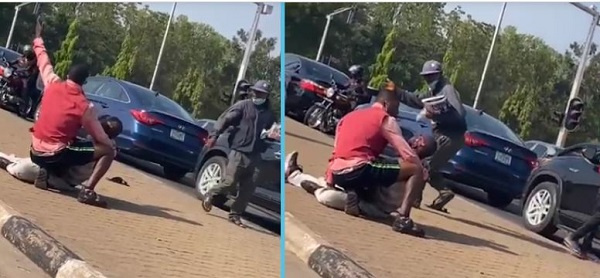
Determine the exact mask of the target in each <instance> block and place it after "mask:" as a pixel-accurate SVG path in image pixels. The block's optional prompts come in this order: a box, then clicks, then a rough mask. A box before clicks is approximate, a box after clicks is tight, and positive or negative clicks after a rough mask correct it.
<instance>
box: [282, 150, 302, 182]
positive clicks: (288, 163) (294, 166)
mask: <svg viewBox="0 0 600 278" xmlns="http://www.w3.org/2000/svg"><path fill="white" fill-rule="evenodd" d="M298 170H299V171H302V166H300V165H298V152H297V151H293V152H291V153H289V154H288V155H287V156H286V157H285V169H284V172H285V178H286V179H287V178H288V177H289V176H290V175H291V174H292V173H293V172H295V171H298Z"/></svg>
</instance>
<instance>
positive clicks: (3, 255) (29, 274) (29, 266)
mask: <svg viewBox="0 0 600 278" xmlns="http://www.w3.org/2000/svg"><path fill="white" fill-rule="evenodd" d="M49 277H50V276H48V275H46V273H44V272H43V271H42V269H40V268H39V267H37V266H36V265H35V264H34V263H33V262H31V261H30V260H29V258H27V257H26V256H25V255H23V253H21V252H20V251H19V250H18V249H17V248H15V247H13V246H12V245H11V244H10V243H9V242H8V241H6V240H5V239H4V238H0V278H49Z"/></svg>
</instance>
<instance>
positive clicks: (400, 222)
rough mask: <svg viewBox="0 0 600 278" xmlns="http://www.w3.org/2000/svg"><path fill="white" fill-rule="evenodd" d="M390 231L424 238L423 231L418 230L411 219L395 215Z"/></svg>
mask: <svg viewBox="0 0 600 278" xmlns="http://www.w3.org/2000/svg"><path fill="white" fill-rule="evenodd" d="M392 230H394V231H396V232H399V233H401V234H407V235H411V236H416V237H425V231H424V230H423V229H421V228H419V227H418V226H417V225H416V224H415V223H414V222H413V221H412V219H410V218H408V217H405V216H401V215H397V216H396V219H394V222H393V223H392Z"/></svg>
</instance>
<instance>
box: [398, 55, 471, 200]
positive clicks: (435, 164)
mask: <svg viewBox="0 0 600 278" xmlns="http://www.w3.org/2000/svg"><path fill="white" fill-rule="evenodd" d="M421 76H423V78H424V79H425V82H427V85H428V86H429V90H428V91H427V92H425V93H424V94H421V95H418V96H417V95H416V94H413V93H410V92H407V91H402V92H401V94H402V96H401V102H402V103H404V104H406V105H408V106H411V107H413V108H417V109H423V108H425V117H427V118H428V119H430V120H431V121H432V123H433V136H434V137H435V139H436V141H437V144H438V148H437V151H436V153H435V154H434V155H433V156H432V157H431V160H430V165H429V166H430V172H429V176H430V180H429V184H431V186H432V187H433V188H435V189H436V190H437V191H438V192H439V196H438V197H437V198H436V199H435V200H434V201H433V203H432V204H431V205H430V206H429V207H431V208H432V209H436V210H440V211H445V209H444V206H445V205H446V204H447V203H448V202H450V200H452V198H454V193H453V192H452V191H451V190H450V189H449V187H448V186H447V184H446V181H445V179H444V177H443V176H442V175H441V173H440V172H439V171H440V169H441V168H442V167H443V166H444V165H445V164H446V163H448V161H449V160H450V159H451V158H452V157H453V156H454V155H455V154H456V152H458V151H459V150H460V149H461V148H462V147H463V145H464V133H465V131H466V130H467V123H466V119H465V116H466V112H465V108H464V107H463V104H462V101H461V99H460V94H459V93H458V91H457V90H456V89H455V88H454V86H452V84H450V82H448V81H447V80H446V78H444V76H443V72H442V64H441V63H440V62H438V61H427V62H425V64H423V69H422V71H421ZM434 96H443V97H444V98H443V99H444V101H443V102H440V103H439V104H437V105H436V106H435V107H425V105H424V104H423V102H422V101H421V100H422V99H425V98H430V97H434ZM421 200H422V193H421V197H420V198H418V200H417V202H416V203H415V207H419V206H420V205H421Z"/></svg>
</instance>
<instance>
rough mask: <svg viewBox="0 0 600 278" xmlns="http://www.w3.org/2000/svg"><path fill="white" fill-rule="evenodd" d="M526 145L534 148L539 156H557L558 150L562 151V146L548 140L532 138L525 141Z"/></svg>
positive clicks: (531, 148)
mask: <svg viewBox="0 0 600 278" xmlns="http://www.w3.org/2000/svg"><path fill="white" fill-rule="evenodd" d="M525 146H526V147H527V148H528V149H530V150H532V151H533V152H534V153H535V154H536V155H537V157H538V158H548V157H552V156H555V155H556V154H557V153H558V152H560V151H562V150H563V149H562V148H559V147H557V146H556V145H554V144H550V143H547V142H542V141H537V140H530V141H527V142H525Z"/></svg>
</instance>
